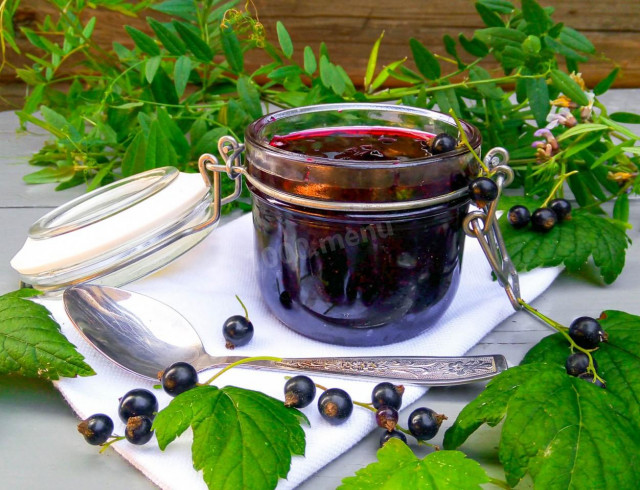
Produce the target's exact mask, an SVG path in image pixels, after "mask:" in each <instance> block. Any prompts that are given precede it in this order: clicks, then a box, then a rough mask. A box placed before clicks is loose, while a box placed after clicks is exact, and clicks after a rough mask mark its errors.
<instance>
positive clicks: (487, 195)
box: [469, 177, 498, 207]
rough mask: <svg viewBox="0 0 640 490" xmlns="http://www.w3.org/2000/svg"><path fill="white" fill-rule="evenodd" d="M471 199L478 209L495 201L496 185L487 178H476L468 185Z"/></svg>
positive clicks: (496, 195)
mask: <svg viewBox="0 0 640 490" xmlns="http://www.w3.org/2000/svg"><path fill="white" fill-rule="evenodd" d="M469 191H470V192H471V199H473V200H474V202H475V203H476V204H477V205H478V206H479V207H484V206H485V205H486V204H487V203H489V202H492V201H495V200H496V198H497V197H498V185H497V184H496V183H495V182H494V181H493V180H491V179H490V178H488V177H478V178H477V179H475V180H473V181H472V182H471V183H470V184H469Z"/></svg>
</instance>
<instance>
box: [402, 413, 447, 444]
mask: <svg viewBox="0 0 640 490" xmlns="http://www.w3.org/2000/svg"><path fill="white" fill-rule="evenodd" d="M443 420H447V417H445V416H444V415H442V414H439V413H436V412H434V411H433V410H431V409H430V408H426V407H421V408H416V409H415V410H414V411H413V412H411V415H409V431H410V432H411V434H412V435H413V437H415V438H416V439H418V440H419V441H428V440H429V439H433V438H434V437H435V435H436V434H437V433H438V430H439V429H440V426H441V425H442V421H443Z"/></svg>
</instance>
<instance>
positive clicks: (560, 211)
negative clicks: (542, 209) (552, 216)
mask: <svg viewBox="0 0 640 490" xmlns="http://www.w3.org/2000/svg"><path fill="white" fill-rule="evenodd" d="M549 207H550V208H551V209H553V212H554V213H556V216H557V217H558V221H564V220H566V219H568V218H569V217H570V215H571V203H569V201H567V200H566V199H554V200H553V201H551V202H550V203H549Z"/></svg>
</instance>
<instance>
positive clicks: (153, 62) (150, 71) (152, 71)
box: [144, 56, 162, 83]
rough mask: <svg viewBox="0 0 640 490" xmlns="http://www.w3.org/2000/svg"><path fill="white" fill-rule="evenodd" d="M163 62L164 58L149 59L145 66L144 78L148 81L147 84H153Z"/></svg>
mask: <svg viewBox="0 0 640 490" xmlns="http://www.w3.org/2000/svg"><path fill="white" fill-rule="evenodd" d="M161 61H162V56H154V57H153V58H149V59H148V60H147V62H146V63H145V65H144V76H145V78H146V79H147V82H149V83H151V82H153V79H154V78H155V76H156V72H157V71H158V68H159V67H160V62H161Z"/></svg>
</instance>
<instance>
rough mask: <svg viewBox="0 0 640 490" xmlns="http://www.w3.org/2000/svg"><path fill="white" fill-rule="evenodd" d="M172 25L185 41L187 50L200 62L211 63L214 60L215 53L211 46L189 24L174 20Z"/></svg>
mask: <svg viewBox="0 0 640 490" xmlns="http://www.w3.org/2000/svg"><path fill="white" fill-rule="evenodd" d="M172 24H173V27H175V29H176V31H178V35H179V36H180V37H181V38H182V40H183V41H184V43H185V45H186V46H187V49H188V50H189V51H191V52H192V53H193V55H194V56H195V57H196V58H198V59H199V60H200V61H206V62H210V61H211V59H212V58H213V51H212V50H211V48H210V47H209V45H208V44H207V43H206V42H204V41H203V40H202V39H201V38H200V36H198V35H197V34H196V33H195V32H193V31H192V30H191V26H190V25H189V24H185V23H183V22H178V21H177V20H174V21H173V22H172Z"/></svg>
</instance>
